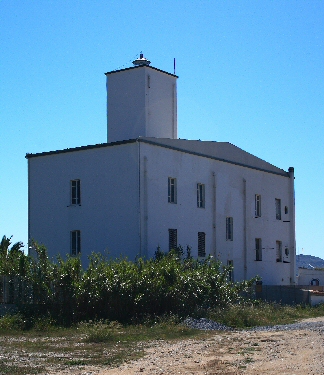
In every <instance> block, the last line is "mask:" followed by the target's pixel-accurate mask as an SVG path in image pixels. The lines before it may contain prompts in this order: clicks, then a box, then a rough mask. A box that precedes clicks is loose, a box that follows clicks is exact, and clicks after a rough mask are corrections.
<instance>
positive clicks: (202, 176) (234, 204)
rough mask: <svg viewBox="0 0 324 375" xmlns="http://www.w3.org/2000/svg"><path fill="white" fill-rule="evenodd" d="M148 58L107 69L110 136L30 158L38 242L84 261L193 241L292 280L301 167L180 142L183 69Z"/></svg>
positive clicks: (243, 272) (236, 275)
mask: <svg viewBox="0 0 324 375" xmlns="http://www.w3.org/2000/svg"><path fill="white" fill-rule="evenodd" d="M141 59H143V58H142V56H141ZM143 60H144V61H142V62H143V63H141V62H140V63H138V64H137V65H135V66H134V67H132V68H128V69H124V70H121V71H115V72H109V73H106V76H107V92H108V104H107V111H108V140H109V142H108V143H103V144H100V145H93V146H84V147H77V148H73V149H67V150H60V151H51V152H43V153H39V154H27V155H26V157H27V159H28V174H29V183H28V192H29V193H28V197H29V198H28V199H29V238H30V239H34V240H36V241H37V242H39V243H43V244H44V245H45V246H46V247H47V249H48V252H49V255H50V256H55V255H56V254H61V255H63V256H64V255H65V254H68V253H69V254H71V255H72V256H73V255H78V254H80V256H81V258H82V261H83V263H84V264H86V263H87V257H88V256H89V255H90V254H91V252H103V253H107V254H108V255H109V256H111V257H119V256H127V257H128V258H130V259H135V257H136V256H142V257H145V258H147V257H152V256H154V253H155V251H156V250H157V247H158V246H159V247H160V248H161V250H162V251H168V250H169V249H171V248H174V247H175V246H178V245H181V246H182V247H184V248H186V247H187V246H189V247H190V248H191V253H192V255H193V256H195V257H199V258H205V257H207V256H208V255H212V256H213V257H215V258H216V259H219V260H220V261H222V263H224V264H233V266H234V272H233V280H235V281H238V280H243V279H249V278H251V277H253V276H255V275H260V276H261V277H262V280H263V283H264V284H269V285H289V284H294V283H295V273H296V272H295V202H294V170H293V168H289V171H288V172H286V171H284V170H282V169H279V168H277V167H275V166H273V165H271V164H269V163H267V162H265V161H263V160H261V159H259V158H257V157H255V156H253V155H251V154H249V153H247V152H245V151H243V150H241V149H239V148H238V147H236V146H234V145H232V144H230V143H224V142H203V141H190V140H182V139H177V119H176V79H177V77H176V76H175V75H172V74H170V73H166V72H163V71H161V70H159V69H156V68H153V67H150V66H149V65H148V62H147V60H145V59H143Z"/></svg>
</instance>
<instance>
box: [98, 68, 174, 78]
mask: <svg viewBox="0 0 324 375" xmlns="http://www.w3.org/2000/svg"><path fill="white" fill-rule="evenodd" d="M140 68H148V69H153V70H156V71H158V72H161V73H164V74H167V75H169V76H171V77H175V78H179V76H177V75H175V74H172V73H169V72H166V71H164V70H161V69H158V68H154V66H149V65H138V66H131V67H129V68H124V69H118V70H112V71H111V72H107V73H105V75H106V76H108V75H110V74H114V73H119V72H124V71H126V70H131V69H140Z"/></svg>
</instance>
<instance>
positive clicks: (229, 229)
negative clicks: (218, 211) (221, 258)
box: [226, 217, 233, 241]
mask: <svg viewBox="0 0 324 375" xmlns="http://www.w3.org/2000/svg"><path fill="white" fill-rule="evenodd" d="M226 240H227V241H233V218H232V217H227V218H226Z"/></svg>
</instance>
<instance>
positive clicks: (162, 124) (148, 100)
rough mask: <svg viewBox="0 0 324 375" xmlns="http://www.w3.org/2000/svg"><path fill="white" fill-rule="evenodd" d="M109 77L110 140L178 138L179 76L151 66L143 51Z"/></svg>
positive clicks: (108, 75) (109, 73) (108, 124)
mask: <svg viewBox="0 0 324 375" xmlns="http://www.w3.org/2000/svg"><path fill="white" fill-rule="evenodd" d="M105 74H106V77H107V133H108V136H107V141H108V142H117V141H124V140H128V139H135V138H138V137H155V138H171V139H177V138H178V130H177V78H178V77H177V76H176V75H175V74H171V73H167V72H165V71H163V70H160V69H157V68H154V67H152V66H150V61H148V60H147V59H146V58H145V57H143V54H140V58H139V59H136V60H134V61H133V66H132V67H130V68H126V69H121V70H115V71H112V72H108V73H105Z"/></svg>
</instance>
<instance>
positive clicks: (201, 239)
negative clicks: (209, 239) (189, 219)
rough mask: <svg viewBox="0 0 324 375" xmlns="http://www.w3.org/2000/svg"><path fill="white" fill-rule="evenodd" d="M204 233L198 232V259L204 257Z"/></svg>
mask: <svg viewBox="0 0 324 375" xmlns="http://www.w3.org/2000/svg"><path fill="white" fill-rule="evenodd" d="M205 239H206V233H205V232H198V257H205V256H206V241H205Z"/></svg>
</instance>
